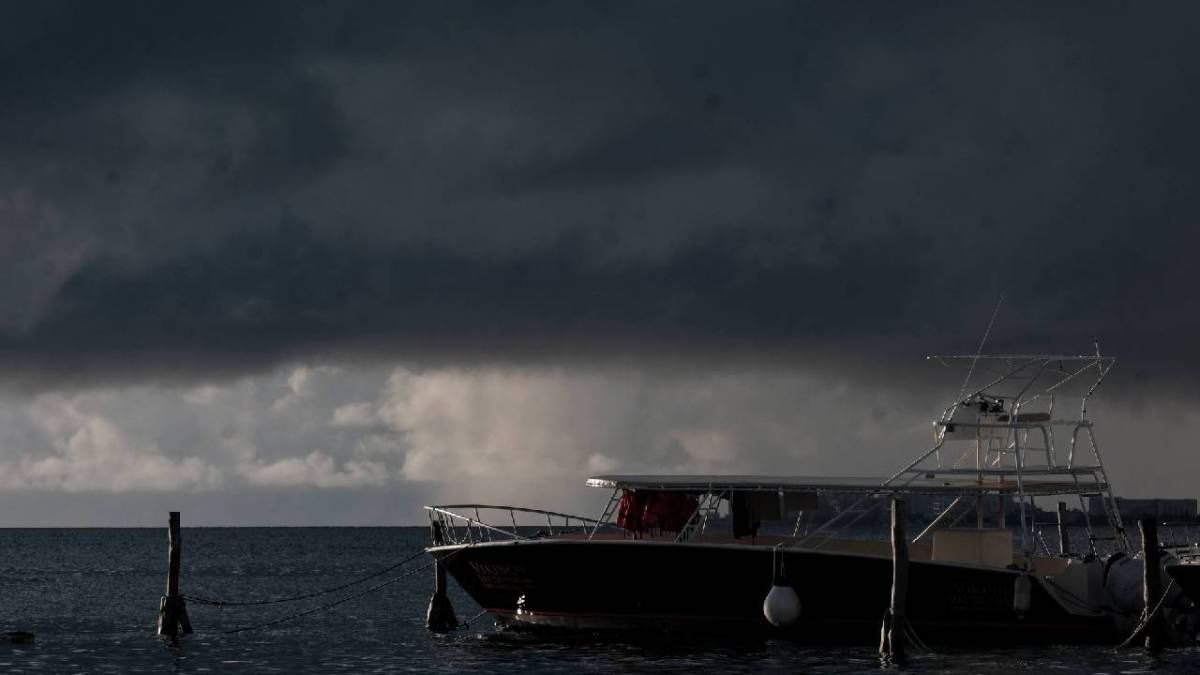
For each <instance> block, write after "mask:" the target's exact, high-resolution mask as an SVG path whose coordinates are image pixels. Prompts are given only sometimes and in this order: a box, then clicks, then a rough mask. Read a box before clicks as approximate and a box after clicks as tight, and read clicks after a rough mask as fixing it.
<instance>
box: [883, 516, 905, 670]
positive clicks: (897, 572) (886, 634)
mask: <svg viewBox="0 0 1200 675" xmlns="http://www.w3.org/2000/svg"><path fill="white" fill-rule="evenodd" d="M906 520H908V504H907V503H906V502H905V501H904V500H903V499H899V498H896V497H892V602H891V606H890V607H888V610H887V612H886V613H884V615H883V627H882V628H881V629H880V636H879V637H880V639H879V655H880V657H882V658H883V660H884V661H889V662H892V663H900V662H902V661H904V653H905V647H906V645H907V639H908V636H907V634H906V632H905V630H906V629H907V627H908V615H907V612H906V611H905V605H906V604H907V603H908V537H907V536H906V535H905V533H904V523H905V521H906Z"/></svg>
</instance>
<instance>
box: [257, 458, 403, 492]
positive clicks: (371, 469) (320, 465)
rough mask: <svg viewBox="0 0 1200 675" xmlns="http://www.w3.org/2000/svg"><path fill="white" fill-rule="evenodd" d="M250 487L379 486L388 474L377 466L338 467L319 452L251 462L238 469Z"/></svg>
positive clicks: (362, 463)
mask: <svg viewBox="0 0 1200 675" xmlns="http://www.w3.org/2000/svg"><path fill="white" fill-rule="evenodd" d="M238 473H239V475H241V476H242V477H243V478H245V479H246V482H247V483H249V484H250V485H273V486H296V485H313V486H316V487H320V488H328V487H362V486H368V485H370V486H379V485H384V484H386V483H387V482H388V478H389V476H388V470H387V467H385V466H384V465H383V464H381V463H379V462H366V461H349V462H346V463H344V464H343V465H342V466H340V467H339V466H338V465H337V464H336V463H335V462H334V460H333V458H331V457H329V456H328V455H325V454H323V453H320V452H311V453H309V454H308V456H306V457H303V458H300V457H288V458H286V459H281V460H277V461H275V462H271V463H263V462H253V463H249V464H243V465H241V466H239V467H238Z"/></svg>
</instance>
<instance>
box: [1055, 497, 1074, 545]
mask: <svg viewBox="0 0 1200 675" xmlns="http://www.w3.org/2000/svg"><path fill="white" fill-rule="evenodd" d="M1058 553H1059V555H1071V535H1070V534H1069V533H1068V532H1067V503H1066V502H1059V503H1058Z"/></svg>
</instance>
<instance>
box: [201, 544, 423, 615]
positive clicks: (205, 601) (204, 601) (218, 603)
mask: <svg viewBox="0 0 1200 675" xmlns="http://www.w3.org/2000/svg"><path fill="white" fill-rule="evenodd" d="M424 554H425V552H424V551H417V552H416V553H415V554H413V555H411V556H409V557H407V558H405V559H404V560H401V561H400V562H398V563H396V564H395V565H392V566H391V567H387V568H385V569H382V570H379V571H378V572H373V573H371V574H368V575H367V576H365V577H362V578H361V579H356V580H354V581H351V582H349V583H345V584H342V585H341V586H334V587H333V588H325V589H322V590H319V591H313V592H311V593H305V594H303V595H295V596H292V597H289V598H273V599H271V600H250V601H246V602H237V601H233V600H215V599H213V598H205V597H201V596H198V595H183V599H185V600H187V601H189V602H195V603H197V604H201V605H210V606H212V607H252V606H256V605H277V604H280V603H284V602H295V601H297V600H307V599H308V598H315V597H317V596H320V595H328V594H330V593H336V592H338V591H341V590H345V589H347V588H350V587H351V586H357V585H359V584H361V583H364V582H367V581H370V580H371V579H374V578H376V577H381V576H383V575H385V574H387V573H388V572H391V571H392V570H394V569H396V568H398V567H403V566H404V565H407V564H408V563H410V562H412V561H414V560H416V559H417V558H420V557H421V556H422V555H424Z"/></svg>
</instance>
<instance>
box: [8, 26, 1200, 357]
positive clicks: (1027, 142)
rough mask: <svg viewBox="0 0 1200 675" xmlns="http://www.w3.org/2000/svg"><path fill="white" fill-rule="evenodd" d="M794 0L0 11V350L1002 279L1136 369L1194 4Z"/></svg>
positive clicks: (982, 299)
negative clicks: (854, 6)
mask: <svg viewBox="0 0 1200 675" xmlns="http://www.w3.org/2000/svg"><path fill="white" fill-rule="evenodd" d="M827 10H828V8H821V7H809V6H806V5H796V4H785V5H756V6H754V7H751V8H744V9H734V8H730V7H727V6H719V5H718V6H713V7H697V6H695V5H694V4H691V3H688V4H686V5H678V6H675V5H669V4H661V3H656V4H653V5H646V6H640V7H623V8H601V7H590V6H586V5H575V4H553V5H544V6H539V5H535V4H519V5H515V6H509V7H504V8H500V7H497V6H493V5H491V4H490V3H484V4H483V5H473V4H451V5H440V6H438V7H428V8H402V7H395V6H391V5H380V6H367V7H356V8H353V11H350V10H348V9H345V8H341V7H339V6H337V5H335V4H322V3H309V4H305V5H301V6H294V5H292V4H284V5H272V4H270V3H261V4H256V5H254V6H252V7H249V8H245V7H238V6H235V5H225V6H222V5H216V6H209V5H206V6H204V7H199V6H197V7H193V8H182V9H180V8H171V9H169V10H168V9H167V8H161V7H158V6H156V5H154V4H149V5H145V6H142V5H137V4H129V5H121V6H104V7H98V6H93V5H90V4H86V3H83V4H71V3H68V4H62V5H56V6H51V7H49V8H37V9H28V8H26V9H10V10H6V11H7V13H8V14H9V16H8V17H7V18H8V19H9V20H8V21H5V22H4V23H5V25H6V26H8V28H6V32H5V33H4V34H3V36H2V39H3V43H2V44H3V48H4V53H5V55H6V58H5V59H4V63H5V66H4V68H3V70H2V71H0V90H2V91H3V92H4V93H5V99H6V100H7V101H10V102H12V104H11V105H7V106H5V109H4V111H3V112H2V113H0V116H2V118H0V122H3V124H2V125H0V129H4V131H3V132H0V147H2V149H3V151H4V152H3V156H4V157H5V159H4V161H3V162H2V163H0V217H2V218H3V220H4V223H3V230H4V233H5V234H4V236H5V240H6V243H7V244H8V245H6V246H5V249H4V252H3V254H2V255H3V257H4V258H5V269H6V270H7V271H6V273H5V274H4V275H3V276H0V282H3V283H4V285H5V287H6V290H7V294H6V295H9V296H11V297H13V298H14V300H13V301H12V302H10V303H8V305H7V307H6V308H5V310H4V312H3V313H2V314H0V360H2V361H0V363H3V364H4V367H5V369H6V370H7V371H10V372H12V373H14V376H16V377H24V378H30V379H37V378H39V377H42V376H44V375H50V376H53V377H65V376H68V375H70V374H71V373H74V374H75V376H76V377H80V376H81V374H83V375H86V374H88V373H93V375H94V376H97V377H102V378H111V377H113V376H114V375H115V374H116V373H118V372H123V373H127V374H128V373H134V376H135V377H137V376H138V375H137V373H142V374H143V375H145V374H149V375H155V374H162V373H180V374H182V375H183V376H186V377H195V376H196V375H197V374H199V373H203V372H212V371H214V369H215V370H216V371H221V372H230V373H235V372H238V371H240V370H244V369H247V368H251V369H253V368H260V369H261V368H263V367H269V366H271V365H272V364H277V363H280V362H283V361H286V360H287V359H289V358H293V357H295V356H296V355H304V354H309V355H311V354H321V353H336V352H339V351H341V352H355V351H358V350H363V349H366V350H367V351H368V352H378V353H388V352H391V353H392V354H394V355H399V356H401V357H403V358H408V359H422V358H451V359H452V358H455V357H456V355H457V356H462V357H469V358H483V359H500V360H505V359H510V358H519V357H521V355H522V352H523V351H537V352H540V351H543V350H545V349H546V348H550V351H551V352H557V353H558V354H559V355H560V356H570V355H572V354H586V355H592V356H594V355H596V354H601V355H603V354H604V353H605V352H606V351H611V352H616V353H619V354H627V353H643V352H644V353H650V354H656V353H657V354H662V353H664V352H670V353H674V352H675V351H676V350H678V349H679V348H680V345H682V346H683V348H684V349H685V350H686V349H687V348H689V347H691V348H693V349H695V350H696V351H698V352H701V353H703V352H704V351H706V350H711V349H712V346H713V345H718V346H723V347H726V348H727V347H729V346H731V345H734V344H738V345H742V346H743V348H744V351H748V352H754V353H774V354H777V355H784V356H786V355H787V354H789V353H794V352H796V351H797V349H801V351H803V349H802V348H808V347H811V346H812V345H813V344H814V343H816V344H824V343H830V344H832V343H837V342H838V341H843V340H848V339H849V340H853V339H869V338H872V337H876V338H878V337H880V336H882V338H883V339H881V340H879V343H880V344H882V345H887V344H900V345H901V346H902V347H903V348H904V349H905V350H907V349H908V348H909V346H910V340H909V339H911V343H917V344H920V343H924V344H927V345H936V346H937V347H938V348H941V346H942V345H946V344H950V343H951V342H953V341H954V339H955V337H956V336H960V335H961V333H962V332H963V331H964V329H966V330H967V331H968V332H969V331H970V330H973V329H974V326H975V325H977V324H979V323H980V322H981V320H982V319H981V317H984V316H986V313H987V311H988V310H989V309H990V305H991V302H992V300H993V299H994V298H995V297H996V296H997V295H998V293H999V292H1001V291H1003V292H1005V293H1007V295H1008V297H1009V298H1010V305H1009V307H1010V309H1009V311H1010V312H1011V313H1010V314H1006V320H1007V321H1008V322H1009V323H1008V324H1007V327H1008V331H1007V332H1003V331H1002V332H1001V334H1000V335H999V336H998V339H1000V340H1002V341H1003V340H1004V338H1005V337H1006V336H1007V337H1008V338H1009V341H1010V342H1012V343H1013V344H1027V343H1038V344H1040V343H1050V342H1053V343H1068V344H1073V345H1077V344H1081V343H1082V344H1087V343H1088V342H1090V338H1091V336H1093V335H1103V336H1104V337H1105V338H1106V344H1112V345H1114V346H1115V347H1116V348H1118V349H1119V350H1120V351H1121V352H1122V353H1123V354H1127V355H1131V356H1133V357H1134V358H1135V359H1137V360H1139V361H1141V362H1143V365H1142V366H1140V367H1144V368H1146V369H1147V370H1148V371H1151V372H1153V373H1154V375H1155V376H1163V375H1165V374H1170V372H1169V371H1171V370H1172V368H1171V367H1170V363H1171V361H1173V360H1175V359H1178V358H1179V357H1180V356H1182V355H1183V353H1184V350H1185V349H1186V348H1188V347H1189V346H1190V344H1192V343H1193V342H1194V340H1195V338H1196V336H1197V332H1198V331H1197V324H1196V320H1195V317H1196V316H1197V315H1198V314H1197V312H1196V309H1197V307H1196V302H1197V301H1196V299H1195V298H1196V294H1195V293H1193V292H1192V287H1193V285H1194V283H1195V281H1196V277H1195V273H1194V272H1193V271H1192V265H1191V261H1190V257H1191V251H1192V250H1194V249H1195V248H1196V245H1197V244H1198V243H1200V242H1198V241H1197V236H1200V235H1197V234H1196V232H1197V230H1196V227H1195V221H1196V218H1197V216H1198V215H1200V208H1198V206H1200V204H1197V198H1196V197H1195V196H1194V195H1193V194H1192V192H1193V191H1191V190H1190V189H1189V185H1190V183H1191V181H1190V178H1191V177H1193V176H1194V175H1195V173H1196V170H1197V168H1200V166H1198V164H1197V163H1198V161H1200V160H1197V159H1196V158H1197V157H1200V154H1198V153H1196V152H1195V150H1196V147H1197V141H1198V140H1200V137H1198V132H1197V131H1196V129H1195V125H1194V124H1193V123H1192V120H1193V119H1195V118H1196V117H1197V113H1200V109H1198V108H1200V100H1198V98H1197V95H1196V93H1195V92H1196V88H1195V87H1194V86H1192V85H1194V82H1195V79H1196V77H1197V75H1200V72H1197V70H1198V69H1200V67H1198V66H1196V65H1195V64H1197V63H1200V59H1197V58H1195V56H1196V54H1195V53H1194V52H1195V49H1196V48H1195V47H1194V44H1193V42H1194V41H1192V40H1191V36H1190V35H1189V34H1188V31H1187V30H1185V29H1184V28H1183V27H1184V26H1186V25H1188V24H1189V22H1188V21H1186V20H1184V17H1183V16H1182V13H1185V12H1190V13H1194V10H1193V9H1192V8H1191V7H1190V6H1189V5H1182V6H1176V7H1173V8H1170V12H1167V11H1166V10H1165V8H1164V10H1163V12H1162V13H1161V14H1150V13H1147V12H1138V11H1136V10H1135V8H1127V7H1123V6H1120V5H1113V6H1108V7H1096V6H1095V5H1087V6H1082V5H1081V6H1079V7H1077V8H1069V7H1059V8H1054V9H1050V10H1047V9H1046V8H1040V9H1039V11H1038V12H1036V13H1033V14H1030V15H1022V14H1020V13H1017V12H1006V13H1005V14H1004V15H999V14H997V13H996V12H992V11H990V10H979V9H978V8H958V7H953V6H945V7H937V8H923V9H919V10H906V11H903V12H901V11H895V10H890V9H886V8H882V7H881V8H874V9H873V10H868V9H867V8H860V9H859V11H857V12H855V13H849V14H839V13H837V12H829V11H827ZM1168 327H1169V329H1168ZM895 338H901V339H900V340H899V341H898V342H897V341H896V340H895ZM958 343H959V344H962V340H961V339H959V342H958ZM530 344H532V345H536V346H535V347H534V348H533V349H529V348H528V347H525V348H523V345H526V346H527V345H530ZM1001 344H1003V342H1002V343H1001ZM892 353H895V352H892ZM906 353H907V352H906Z"/></svg>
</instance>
